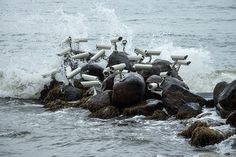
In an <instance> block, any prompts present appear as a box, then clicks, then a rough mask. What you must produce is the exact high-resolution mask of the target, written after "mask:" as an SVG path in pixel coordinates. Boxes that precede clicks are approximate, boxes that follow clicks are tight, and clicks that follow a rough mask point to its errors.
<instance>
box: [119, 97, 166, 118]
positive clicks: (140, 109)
mask: <svg viewBox="0 0 236 157" xmlns="http://www.w3.org/2000/svg"><path fill="white" fill-rule="evenodd" d="M157 109H159V110H162V109H163V104H162V102H161V101H159V100H155V99H149V100H146V101H143V102H141V103H139V104H137V105H136V106H134V107H129V108H125V109H124V110H123V114H124V115H126V116H135V115H144V116H151V115H152V114H153V113H154V111H155V110H157Z"/></svg>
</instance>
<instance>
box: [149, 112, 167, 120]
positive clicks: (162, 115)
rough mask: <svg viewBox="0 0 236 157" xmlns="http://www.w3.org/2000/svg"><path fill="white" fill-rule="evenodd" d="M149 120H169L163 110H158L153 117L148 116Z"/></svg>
mask: <svg viewBox="0 0 236 157" xmlns="http://www.w3.org/2000/svg"><path fill="white" fill-rule="evenodd" d="M147 119H152V120H166V119H168V115H167V114H166V113H165V112H164V111H162V110H156V111H154V113H153V114H152V115H151V116H148V117H147Z"/></svg>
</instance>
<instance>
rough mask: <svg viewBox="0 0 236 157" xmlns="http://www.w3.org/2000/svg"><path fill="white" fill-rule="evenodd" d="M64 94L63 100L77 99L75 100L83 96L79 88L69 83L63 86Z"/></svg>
mask: <svg viewBox="0 0 236 157" xmlns="http://www.w3.org/2000/svg"><path fill="white" fill-rule="evenodd" d="M62 94H63V97H64V99H63V100H66V101H75V100H79V99H81V98H82V94H83V92H82V91H81V90H80V89H78V88H75V87H73V86H71V85H68V86H64V87H63V88H62Z"/></svg>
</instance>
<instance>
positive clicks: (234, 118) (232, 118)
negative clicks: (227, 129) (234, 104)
mask: <svg viewBox="0 0 236 157" xmlns="http://www.w3.org/2000/svg"><path fill="white" fill-rule="evenodd" d="M226 124H230V126H232V127H236V110H235V111H234V112H232V113H231V114H230V115H229V116H228V118H227V120H226Z"/></svg>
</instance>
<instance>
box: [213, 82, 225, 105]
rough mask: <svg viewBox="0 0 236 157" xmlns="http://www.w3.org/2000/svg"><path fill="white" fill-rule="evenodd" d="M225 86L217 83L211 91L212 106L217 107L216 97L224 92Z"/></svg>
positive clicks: (222, 83) (223, 83)
mask: <svg viewBox="0 0 236 157" xmlns="http://www.w3.org/2000/svg"><path fill="white" fill-rule="evenodd" d="M226 86H227V82H225V81H223V82H219V83H217V84H216V86H215V88H214V90H213V99H214V104H215V105H217V104H218V102H219V100H218V97H219V95H220V93H221V92H222V91H223V90H224V88H225V87H226Z"/></svg>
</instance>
